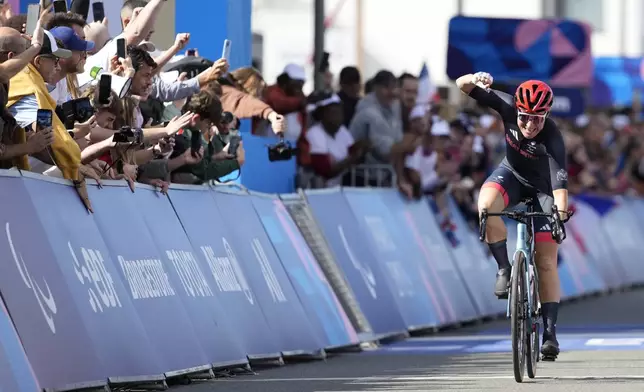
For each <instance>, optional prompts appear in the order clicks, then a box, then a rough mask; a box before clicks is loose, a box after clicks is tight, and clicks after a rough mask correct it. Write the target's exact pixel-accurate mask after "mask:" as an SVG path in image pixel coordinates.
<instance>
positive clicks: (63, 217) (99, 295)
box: [23, 173, 163, 379]
mask: <svg viewBox="0 0 644 392" xmlns="http://www.w3.org/2000/svg"><path fill="white" fill-rule="evenodd" d="M23 181H24V184H25V187H26V189H27V191H28V193H29V196H30V198H31V200H32V202H33V205H34V207H35V211H36V213H37V214H38V218H39V219H40V222H41V223H42V225H43V227H44V228H45V231H46V233H47V237H48V239H49V243H50V245H51V247H52V250H53V254H52V256H53V260H54V261H55V262H57V263H58V265H59V267H60V270H61V272H62V274H63V277H64V279H65V282H64V284H65V285H66V286H67V287H68V288H69V289H70V290H71V293H72V298H73V299H74V302H75V305H76V308H77V309H78V312H79V314H80V317H81V318H82V320H83V323H84V324H85V326H86V328H87V331H88V333H89V336H90V338H91V339H92V342H93V345H94V346H95V347H96V350H97V352H98V353H99V356H100V357H101V359H102V363H103V366H104V371H105V373H106V376H108V377H110V378H112V379H114V378H117V377H119V378H124V377H128V378H136V377H145V378H147V377H150V376H161V375H162V374H163V369H162V367H161V364H160V363H159V361H158V360H157V358H156V355H155V354H156V352H155V351H154V350H153V348H152V346H151V344H150V341H149V340H148V337H147V335H146V333H145V330H144V329H143V325H142V324H141V320H140V319H139V316H138V315H137V313H136V310H135V309H134V306H133V304H132V301H131V299H130V296H129V295H128V292H127V290H126V288H125V286H124V284H123V281H122V280H121V278H120V275H119V272H118V269H117V267H116V264H115V263H114V260H113V259H112V258H111V255H110V252H109V250H108V248H107V245H106V244H105V242H104V241H103V237H102V236H101V233H100V231H99V229H98V227H97V226H96V223H95V222H94V218H93V216H92V215H91V214H88V213H87V212H86V211H85V210H84V209H83V208H80V207H81V206H80V205H77V206H76V207H79V208H68V209H62V208H52V206H61V205H65V204H68V203H69V201H70V200H74V196H76V194H75V193H76V191H75V190H74V189H73V188H72V187H71V186H69V185H67V184H61V183H56V182H55V181H57V180H56V179H51V180H48V181H44V180H40V179H36V178H30V176H29V173H25V174H24V176H23ZM58 182H60V181H58Z"/></svg>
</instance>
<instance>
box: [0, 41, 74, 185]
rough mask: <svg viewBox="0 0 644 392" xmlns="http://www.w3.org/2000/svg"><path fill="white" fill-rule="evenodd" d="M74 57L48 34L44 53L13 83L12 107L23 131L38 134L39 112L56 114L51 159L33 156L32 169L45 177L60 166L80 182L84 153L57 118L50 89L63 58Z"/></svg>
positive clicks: (67, 176)
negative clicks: (79, 175) (43, 110)
mask: <svg viewBox="0 0 644 392" xmlns="http://www.w3.org/2000/svg"><path fill="white" fill-rule="evenodd" d="M71 56H72V53H71V52H70V51H69V50H66V49H62V48H60V47H59V46H58V44H57V43H56V40H55V38H54V37H53V35H52V34H51V33H50V32H48V31H45V38H44V40H43V45H42V48H41V50H40V53H39V54H38V55H37V56H36V57H35V58H34V59H33V60H32V61H31V63H30V64H29V65H28V66H27V67H25V68H24V69H23V70H22V71H21V72H19V73H18V74H16V75H15V76H14V77H13V78H12V79H11V82H10V86H9V100H8V106H9V110H10V111H11V113H12V114H13V116H14V117H15V118H16V121H17V122H18V125H19V126H20V127H22V128H25V129H27V128H29V129H31V130H34V131H35V129H36V124H35V123H36V115H37V112H38V109H49V110H51V111H52V112H53V132H54V142H53V144H52V149H51V155H50V153H49V152H48V151H47V150H43V151H41V152H39V153H36V154H34V155H32V156H31V157H30V165H31V169H32V170H33V171H36V172H39V173H44V172H45V171H46V170H48V169H50V168H51V167H52V165H53V166H58V168H59V169H60V170H61V171H62V174H63V176H64V177H65V178H68V179H72V180H76V179H78V167H79V166H80V149H79V147H78V145H76V143H75V141H74V139H72V138H71V136H70V135H69V133H67V130H66V129H65V126H64V125H63V123H62V122H61V120H60V119H59V118H58V116H57V115H56V113H55V111H56V101H55V100H54V98H53V97H52V96H51V95H50V94H49V88H48V86H47V84H50V85H52V84H54V82H55V77H56V74H57V73H58V72H59V71H60V64H59V61H60V58H70V57H71Z"/></svg>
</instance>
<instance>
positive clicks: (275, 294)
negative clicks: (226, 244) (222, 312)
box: [212, 191, 324, 355]
mask: <svg viewBox="0 0 644 392" xmlns="http://www.w3.org/2000/svg"><path fill="white" fill-rule="evenodd" d="M212 195H213V196H214V198H215V201H216V203H217V206H218V207H219V211H220V212H221V216H222V218H223V222H227V223H228V224H227V225H226V226H227V230H229V231H230V232H231V233H234V234H233V237H232V242H233V244H234V246H235V249H238V250H239V256H240V259H241V260H242V263H241V266H242V270H244V272H246V274H247V276H248V279H249V281H250V282H251V286H252V287H253V289H254V291H255V293H256V294H257V299H258V301H259V303H260V306H261V308H262V310H263V312H264V316H265V317H266V321H267V322H268V325H269V328H271V329H273V330H274V331H275V332H276V334H277V336H278V337H279V340H278V341H279V342H280V351H281V352H282V353H283V354H285V355H288V354H291V353H293V354H295V353H314V352H316V351H318V350H320V349H321V348H323V346H324V343H323V341H322V336H317V335H316V334H315V332H314V331H313V327H312V326H311V322H310V321H309V318H308V316H307V315H306V313H305V312H304V308H303V307H302V304H301V303H300V299H299V298H298V296H297V294H296V293H295V290H294V289H293V286H292V285H291V282H290V281H289V279H288V275H287V274H286V272H285V271H284V267H283V266H282V263H281V262H280V260H279V258H278V257H277V254H276V253H275V249H273V245H272V244H271V242H270V241H269V239H268V236H267V235H266V232H265V231H264V226H262V222H261V221H260V219H259V217H258V216H257V213H256V212H255V209H254V208H253V202H252V201H251V198H250V197H249V196H248V195H247V194H241V193H228V192H226V193H224V192H220V191H215V192H212Z"/></svg>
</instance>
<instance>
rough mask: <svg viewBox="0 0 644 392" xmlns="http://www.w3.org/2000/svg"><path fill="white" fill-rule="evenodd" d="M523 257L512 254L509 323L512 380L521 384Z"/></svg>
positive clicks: (524, 292)
mask: <svg viewBox="0 0 644 392" xmlns="http://www.w3.org/2000/svg"><path fill="white" fill-rule="evenodd" d="M524 263H525V256H524V255H523V253H522V252H516V253H515V254H514V262H513V263H512V284H511V287H510V312H511V313H510V323H511V337H512V366H513V368H514V379H515V380H516V382H523V375H524V373H525V358H526V355H525V354H526V351H525V350H526V345H525V342H526V335H527V334H526V314H525V313H526V302H527V294H526V290H525V287H526V285H525V283H524V280H525V267H524Z"/></svg>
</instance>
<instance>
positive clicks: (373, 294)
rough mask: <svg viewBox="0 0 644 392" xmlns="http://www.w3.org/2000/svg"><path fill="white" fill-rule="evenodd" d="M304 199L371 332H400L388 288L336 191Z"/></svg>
mask: <svg viewBox="0 0 644 392" xmlns="http://www.w3.org/2000/svg"><path fill="white" fill-rule="evenodd" d="M307 199H308V202H309V205H310V206H311V210H312V211H313V215H314V216H315V218H316V220H317V222H318V224H319V225H320V228H321V229H322V232H323V233H324V237H325V238H326V240H327V242H328V243H329V246H330V247H331V249H332V250H333V253H334V256H335V260H336V262H337V263H338V264H339V265H338V266H339V267H340V268H341V269H342V271H343V272H344V274H345V276H346V278H347V281H348V282H349V286H351V289H353V292H354V294H355V295H356V299H357V300H358V303H359V304H360V307H361V309H362V312H363V313H364V314H365V316H366V317H367V320H368V321H369V323H370V324H371V327H372V329H373V331H374V332H375V333H376V334H378V335H382V334H392V333H400V332H403V331H404V330H405V329H406V326H405V322H404V320H403V318H402V315H401V313H400V310H399V309H398V306H397V305H396V301H395V299H394V297H393V295H392V292H391V289H390V287H389V286H388V284H387V282H386V280H385V277H384V274H383V272H382V270H381V268H380V266H379V264H378V263H377V262H376V261H375V256H374V253H373V251H372V249H371V247H370V246H369V244H368V242H367V240H366V238H365V236H364V235H363V233H362V231H361V230H360V225H359V224H358V222H357V221H356V218H355V216H354V214H353V212H352V211H351V208H350V207H349V204H348V203H347V201H346V199H345V198H344V196H343V195H342V193H341V192H340V190H339V189H328V190H324V191H313V192H307Z"/></svg>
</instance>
